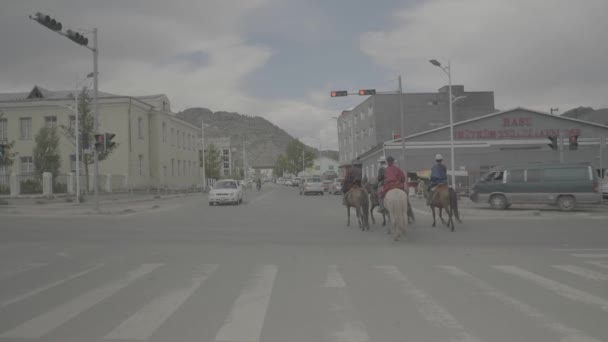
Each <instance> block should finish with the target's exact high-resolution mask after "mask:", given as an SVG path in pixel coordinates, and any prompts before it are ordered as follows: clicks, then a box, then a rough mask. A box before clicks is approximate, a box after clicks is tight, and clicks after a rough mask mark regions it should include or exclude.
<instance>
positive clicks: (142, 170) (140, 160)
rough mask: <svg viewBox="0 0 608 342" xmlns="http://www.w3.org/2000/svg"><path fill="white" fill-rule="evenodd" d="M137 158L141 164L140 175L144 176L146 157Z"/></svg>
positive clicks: (139, 165)
mask: <svg viewBox="0 0 608 342" xmlns="http://www.w3.org/2000/svg"><path fill="white" fill-rule="evenodd" d="M137 158H138V160H139V164H138V167H139V175H140V176H143V175H144V156H143V155H141V154H140V155H139V156H137Z"/></svg>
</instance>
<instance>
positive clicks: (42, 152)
mask: <svg viewBox="0 0 608 342" xmlns="http://www.w3.org/2000/svg"><path fill="white" fill-rule="evenodd" d="M35 142H36V145H35V146H34V152H33V157H34V170H35V172H36V175H38V176H40V175H42V173H43V172H50V173H52V174H53V177H54V176H57V174H58V173H59V168H60V167H61V152H60V151H59V134H58V133H57V127H55V126H47V125H45V126H43V127H42V128H40V130H39V131H38V134H36V137H35Z"/></svg>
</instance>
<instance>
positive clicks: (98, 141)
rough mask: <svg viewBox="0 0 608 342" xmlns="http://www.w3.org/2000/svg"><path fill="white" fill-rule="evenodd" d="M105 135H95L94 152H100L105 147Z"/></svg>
mask: <svg viewBox="0 0 608 342" xmlns="http://www.w3.org/2000/svg"><path fill="white" fill-rule="evenodd" d="M105 137H106V136H105V135H103V134H95V150H96V151H102V150H103V149H104V147H105V144H104V139H105Z"/></svg>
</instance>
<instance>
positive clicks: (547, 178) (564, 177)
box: [543, 167, 589, 182]
mask: <svg viewBox="0 0 608 342" xmlns="http://www.w3.org/2000/svg"><path fill="white" fill-rule="evenodd" d="M578 180H589V169H588V168H587V167H568V168H557V169H544V170H543V181H544V182H555V181H558V182H559V181H562V182H563V181H578Z"/></svg>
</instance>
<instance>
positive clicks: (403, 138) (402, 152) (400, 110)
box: [399, 75, 408, 182]
mask: <svg viewBox="0 0 608 342" xmlns="http://www.w3.org/2000/svg"><path fill="white" fill-rule="evenodd" d="M399 112H400V114H401V160H402V161H403V164H401V168H402V169H403V172H405V178H406V180H405V181H406V182H407V181H408V180H407V169H406V167H405V115H404V113H403V86H402V84H401V75H399Z"/></svg>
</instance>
